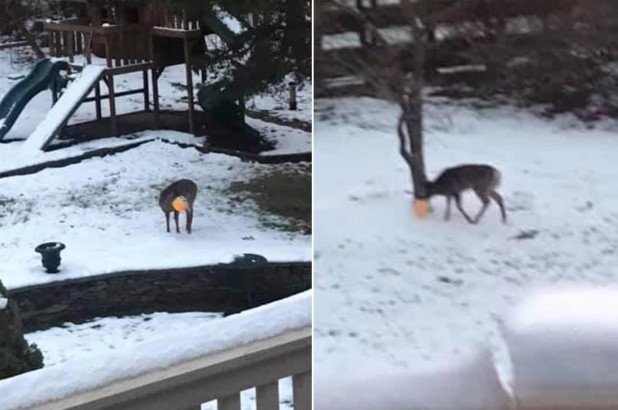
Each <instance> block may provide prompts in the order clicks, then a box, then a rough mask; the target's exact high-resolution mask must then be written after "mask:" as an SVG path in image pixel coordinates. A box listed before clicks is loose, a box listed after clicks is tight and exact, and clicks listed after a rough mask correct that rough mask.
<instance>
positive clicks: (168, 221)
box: [165, 212, 170, 232]
mask: <svg viewBox="0 0 618 410" xmlns="http://www.w3.org/2000/svg"><path fill="white" fill-rule="evenodd" d="M165 226H166V228H167V232H169V231H170V213H169V212H165Z"/></svg>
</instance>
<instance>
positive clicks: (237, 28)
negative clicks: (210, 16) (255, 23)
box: [213, 6, 245, 34]
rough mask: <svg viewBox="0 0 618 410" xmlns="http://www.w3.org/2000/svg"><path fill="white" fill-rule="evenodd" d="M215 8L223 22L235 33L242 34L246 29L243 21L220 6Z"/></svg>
mask: <svg viewBox="0 0 618 410" xmlns="http://www.w3.org/2000/svg"><path fill="white" fill-rule="evenodd" d="M213 9H214V10H215V13H216V14H217V18H219V20H221V22H222V23H223V24H225V25H226V26H227V28H229V29H230V30H231V31H232V32H233V33H234V34H242V33H243V32H244V31H245V28H244V27H243V26H242V23H241V22H240V21H239V20H238V19H237V18H236V17H234V16H232V15H231V14H230V13H228V12H227V11H225V10H223V9H221V8H220V7H218V6H215V7H214V8H213Z"/></svg>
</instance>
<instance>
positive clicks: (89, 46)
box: [84, 24, 94, 64]
mask: <svg viewBox="0 0 618 410" xmlns="http://www.w3.org/2000/svg"><path fill="white" fill-rule="evenodd" d="M93 37H94V33H93V32H92V24H91V25H90V32H89V33H88V37H86V39H87V42H86V44H85V46H84V47H85V48H86V63H88V64H92V38H93Z"/></svg>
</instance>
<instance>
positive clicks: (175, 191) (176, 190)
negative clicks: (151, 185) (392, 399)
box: [159, 179, 197, 234]
mask: <svg viewBox="0 0 618 410" xmlns="http://www.w3.org/2000/svg"><path fill="white" fill-rule="evenodd" d="M196 195H197V185H196V184H195V182H193V181H191V180H190V179H181V180H178V181H176V182H174V183H172V184H171V185H169V186H168V187H167V188H165V189H163V190H162V191H161V194H160V195H159V206H160V207H161V210H162V211H163V213H164V214H165V225H166V227H167V232H169V231H170V213H172V212H173V213H174V222H176V232H177V233H180V228H179V227H178V218H179V215H180V213H182V212H185V213H186V214H187V233H189V234H190V233H191V225H192V224H193V202H194V201H195V197H196Z"/></svg>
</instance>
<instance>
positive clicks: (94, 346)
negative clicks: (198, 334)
mask: <svg viewBox="0 0 618 410" xmlns="http://www.w3.org/2000/svg"><path fill="white" fill-rule="evenodd" d="M220 318H221V314H219V313H210V312H186V313H166V312H156V313H151V314H142V315H138V316H125V317H120V318H118V317H106V318H97V319H94V320H91V321H89V322H87V323H83V324H73V323H65V324H64V325H63V326H62V327H54V328H51V329H47V330H41V331H38V332H33V333H29V334H27V335H26V339H27V340H28V342H30V343H35V344H36V345H37V346H38V347H39V348H40V349H41V351H42V352H43V357H44V360H45V366H46V367H51V366H56V365H58V364H62V363H66V362H69V361H72V360H73V361H74V360H79V359H80V357H81V355H84V354H85V355H89V354H91V353H92V352H97V354H103V353H104V354H114V352H116V351H122V350H123V349H126V348H127V347H128V346H133V345H136V344H139V343H142V342H144V341H146V340H149V339H151V338H156V337H161V336H171V335H174V334H176V333H177V332H183V333H184V332H187V331H190V330H191V329H193V327H195V326H200V325H202V324H204V323H206V322H207V321H213V320H217V319H220ZM279 392H280V403H281V406H283V409H284V410H288V409H291V408H292V407H291V403H292V381H291V378H289V377H286V378H284V379H281V380H280V381H279ZM241 403H242V408H243V410H254V409H255V389H247V390H244V391H243V392H242V394H241ZM215 406H216V403H215V402H210V403H206V404H204V405H202V410H216V407H215Z"/></svg>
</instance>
